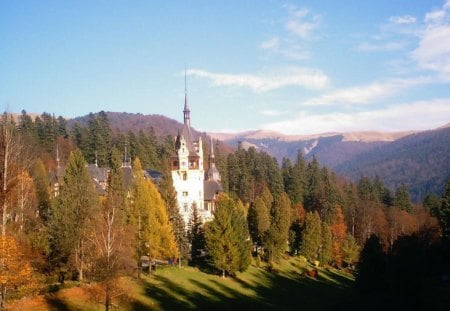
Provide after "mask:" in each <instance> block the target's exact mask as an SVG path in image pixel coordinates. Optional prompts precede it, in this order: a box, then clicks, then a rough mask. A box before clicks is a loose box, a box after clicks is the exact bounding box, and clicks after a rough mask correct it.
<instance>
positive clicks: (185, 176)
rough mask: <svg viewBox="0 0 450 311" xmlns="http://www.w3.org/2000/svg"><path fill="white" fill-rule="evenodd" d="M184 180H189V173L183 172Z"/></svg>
mask: <svg viewBox="0 0 450 311" xmlns="http://www.w3.org/2000/svg"><path fill="white" fill-rule="evenodd" d="M183 180H187V173H186V172H183Z"/></svg>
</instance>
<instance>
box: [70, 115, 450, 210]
mask: <svg viewBox="0 0 450 311" xmlns="http://www.w3.org/2000/svg"><path fill="white" fill-rule="evenodd" d="M106 114H107V116H108V118H109V121H110V125H111V128H112V129H113V131H115V132H117V131H121V132H123V131H125V132H126V131H134V132H138V131H140V130H143V131H146V132H147V131H153V132H154V134H155V135H156V136H157V137H165V136H167V135H172V136H175V135H176V134H177V131H178V130H179V129H181V128H182V127H183V124H182V123H180V122H178V121H175V120H173V119H170V118H167V117H165V116H162V115H143V114H139V113H125V112H123V113H120V112H106ZM88 119H89V116H83V117H78V118H75V119H71V120H69V121H68V124H69V126H73V124H74V123H75V122H79V123H81V124H87V122H88ZM192 130H193V132H194V134H195V135H196V136H197V135H201V136H202V137H204V140H209V138H207V135H206V133H201V132H199V131H196V130H195V129H192ZM208 135H211V136H212V137H214V138H215V139H219V140H221V141H223V142H224V143H221V144H220V147H221V148H220V149H221V151H222V152H223V153H224V154H227V153H229V152H232V150H233V147H237V145H238V144H239V143H240V144H241V146H242V147H243V148H249V147H255V148H256V149H258V150H262V151H265V152H267V153H269V154H271V155H272V156H274V157H276V158H277V159H278V160H279V162H280V163H281V160H282V159H283V158H284V157H288V158H290V159H292V160H295V158H296V156H297V153H298V152H299V151H301V152H303V154H304V155H305V157H306V159H307V160H311V159H312V157H313V156H315V157H316V158H317V159H318V160H319V162H320V163H321V164H322V165H325V166H327V167H330V168H331V169H333V170H335V171H336V172H338V173H340V174H341V175H344V176H347V177H348V178H350V179H351V180H353V181H357V180H358V179H359V178H360V177H361V176H363V175H365V176H375V175H378V176H380V177H381V178H382V179H383V180H384V182H385V184H386V185H387V186H388V187H389V188H391V189H392V190H394V189H395V188H396V187H397V186H399V185H400V184H402V183H405V184H406V185H408V187H409V188H410V190H411V193H412V197H413V199H414V200H415V201H420V200H422V199H423V198H424V196H425V195H426V194H427V193H430V192H436V193H439V194H440V193H442V192H443V190H444V187H445V185H446V182H447V180H448V179H450V124H447V125H445V126H443V127H440V128H438V129H435V130H430V131H424V132H412V131H410V132H392V133H386V132H374V131H366V132H351V133H336V132H334V133H323V134H314V135H284V134H280V133H277V132H273V131H263V130H255V131H247V132H243V133H208ZM208 142H209V141H208Z"/></svg>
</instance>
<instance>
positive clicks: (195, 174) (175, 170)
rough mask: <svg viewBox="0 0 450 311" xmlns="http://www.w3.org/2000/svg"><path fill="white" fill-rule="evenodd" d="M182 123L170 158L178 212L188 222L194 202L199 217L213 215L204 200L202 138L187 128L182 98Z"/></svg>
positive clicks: (206, 219) (186, 104)
mask: <svg viewBox="0 0 450 311" xmlns="http://www.w3.org/2000/svg"><path fill="white" fill-rule="evenodd" d="M183 113H184V126H183V130H182V131H181V132H180V133H178V136H177V141H176V147H175V155H174V156H173V157H172V159H171V168H172V180H173V186H174V188H175V191H176V192H177V201H178V208H179V211H180V215H181V216H182V217H183V220H184V222H185V224H186V225H188V224H189V222H190V220H191V217H192V212H193V208H194V206H197V211H198V214H199V215H200V216H201V218H202V221H203V222H205V221H209V220H211V219H212V211H211V208H208V206H209V205H208V204H206V205H205V204H204V181H205V171H204V168H203V146H202V140H201V138H199V139H198V140H194V139H193V137H192V134H191V129H190V110H189V105H188V101H187V96H186V99H185V106H184V111H183Z"/></svg>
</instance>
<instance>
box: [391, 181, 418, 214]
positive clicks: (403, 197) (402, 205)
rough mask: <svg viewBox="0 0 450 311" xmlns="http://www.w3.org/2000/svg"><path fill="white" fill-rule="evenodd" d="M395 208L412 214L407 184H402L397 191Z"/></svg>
mask: <svg viewBox="0 0 450 311" xmlns="http://www.w3.org/2000/svg"><path fill="white" fill-rule="evenodd" d="M394 206H395V207H397V208H399V209H401V210H404V211H407V212H409V213H410V212H412V207H413V206H412V203H411V198H410V195H409V191H408V187H407V186H406V185H405V184H402V185H401V186H400V187H398V188H397V189H396V190H395V199H394Z"/></svg>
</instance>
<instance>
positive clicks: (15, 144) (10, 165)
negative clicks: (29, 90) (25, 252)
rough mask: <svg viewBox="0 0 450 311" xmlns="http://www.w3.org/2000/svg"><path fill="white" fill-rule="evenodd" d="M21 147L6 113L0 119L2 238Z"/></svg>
mask: <svg viewBox="0 0 450 311" xmlns="http://www.w3.org/2000/svg"><path fill="white" fill-rule="evenodd" d="M21 154H22V145H21V144H20V142H19V137H18V135H17V131H16V126H15V123H14V119H13V117H12V115H9V114H7V113H6V112H5V113H3V115H2V116H1V117H0V182H1V189H0V191H1V192H0V194H1V195H0V199H1V203H0V204H1V209H2V214H1V217H2V222H1V226H2V231H1V235H2V237H6V225H7V222H8V219H9V215H10V214H11V210H10V209H11V202H10V201H11V192H12V190H13V189H14V187H15V184H16V181H17V180H16V179H17V176H18V175H19V174H20V172H21V171H22V169H21V166H23V159H21V158H20V157H21Z"/></svg>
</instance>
